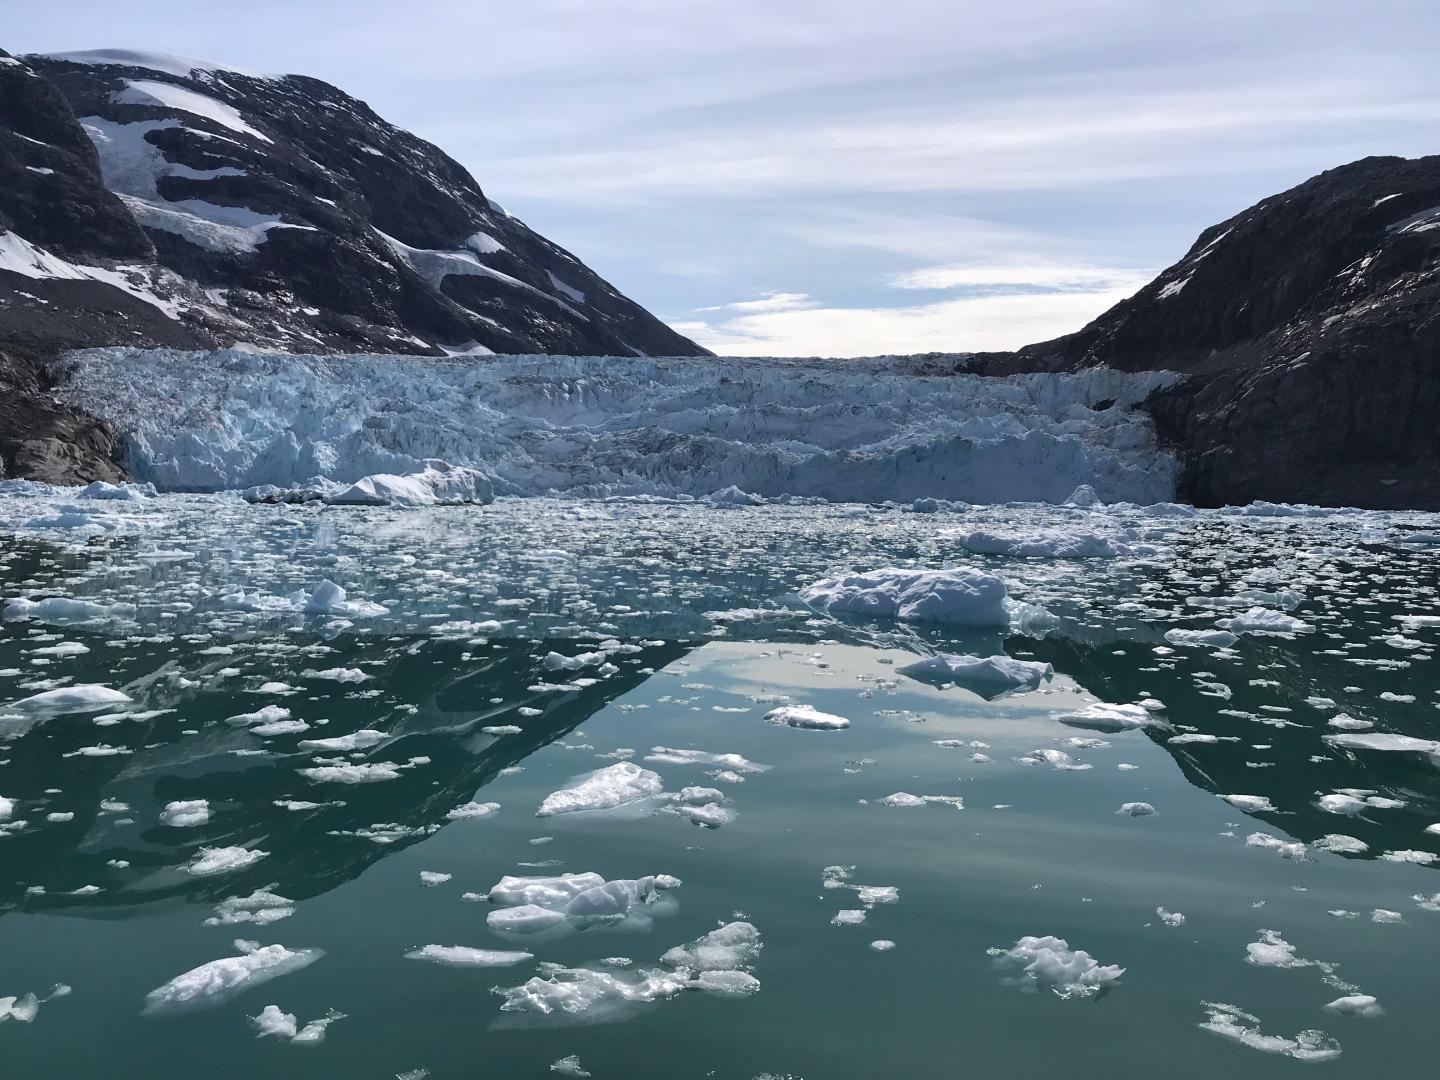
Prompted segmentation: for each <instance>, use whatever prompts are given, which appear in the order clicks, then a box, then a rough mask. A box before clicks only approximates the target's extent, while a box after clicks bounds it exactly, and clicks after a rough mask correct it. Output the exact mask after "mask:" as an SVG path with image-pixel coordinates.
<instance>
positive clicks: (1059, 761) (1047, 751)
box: [1015, 746, 1093, 772]
mask: <svg viewBox="0 0 1440 1080" xmlns="http://www.w3.org/2000/svg"><path fill="white" fill-rule="evenodd" d="M1015 760H1016V761H1018V762H1020V763H1021V764H1023V765H1044V766H1046V767H1048V768H1051V769H1059V770H1060V771H1062V772H1081V771H1083V770H1085V769H1089V768H1092V767H1093V766H1091V765H1089V764H1088V763H1086V764H1081V763H1079V762H1077V761H1076V760H1075V759H1074V758H1072V757H1071V756H1070V755H1069V754H1067V753H1065V751H1064V750H1056V749H1054V748H1053V747H1048V746H1047V747H1041V748H1040V749H1039V750H1031V751H1030V752H1029V753H1028V754H1025V755H1024V756H1022V757H1018V758H1016V759H1015Z"/></svg>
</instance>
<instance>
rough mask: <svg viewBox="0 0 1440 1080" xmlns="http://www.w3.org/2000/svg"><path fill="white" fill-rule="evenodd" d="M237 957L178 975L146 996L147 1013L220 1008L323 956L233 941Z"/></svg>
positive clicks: (309, 950) (311, 952)
mask: <svg viewBox="0 0 1440 1080" xmlns="http://www.w3.org/2000/svg"><path fill="white" fill-rule="evenodd" d="M235 948H236V949H237V950H239V952H240V955H239V956H226V957H224V958H222V959H220V960H211V961H210V962H209V963H208V964H201V965H200V966H199V967H197V968H192V969H190V970H189V971H187V972H185V973H184V974H183V975H177V976H175V978H173V979H171V980H170V981H169V982H167V983H166V984H165V985H164V986H159V987H156V988H155V989H154V990H151V991H150V993H148V994H146V995H145V1010H144V1011H145V1012H146V1013H148V1014H161V1013H179V1012H189V1011H192V1010H195V1009H208V1008H211V1007H213V1006H215V1005H220V1004H222V1003H223V1002H225V1001H228V1000H229V999H230V998H232V997H234V996H235V995H237V994H240V993H243V992H244V991H246V990H249V989H250V988H251V987H254V986H258V985H260V984H261V983H263V982H269V981H270V980H271V979H274V978H277V977H279V976H281V975H288V974H290V973H291V972H293V971H299V970H300V969H301V968H303V967H308V966H309V965H310V964H313V963H314V962H315V961H316V960H319V959H320V957H321V956H323V955H324V952H323V950H320V949H287V948H286V947H285V946H283V945H265V946H260V945H257V944H256V943H255V942H253V941H239V940H237V941H236V942H235Z"/></svg>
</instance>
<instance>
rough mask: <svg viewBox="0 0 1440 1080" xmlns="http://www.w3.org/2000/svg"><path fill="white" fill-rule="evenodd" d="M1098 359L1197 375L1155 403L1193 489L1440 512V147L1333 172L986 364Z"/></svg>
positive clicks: (1207, 494) (1034, 366) (1051, 366)
mask: <svg viewBox="0 0 1440 1080" xmlns="http://www.w3.org/2000/svg"><path fill="white" fill-rule="evenodd" d="M1096 364H1107V365H1109V366H1111V367H1117V368H1123V369H1126V370H1131V371H1136V370H1147V369H1157V368H1166V369H1169V370H1172V371H1179V372H1182V373H1183V374H1184V375H1185V378H1184V380H1183V381H1182V382H1181V383H1180V384H1179V385H1178V386H1176V387H1174V388H1172V389H1170V390H1168V391H1165V392H1164V393H1161V394H1158V395H1156V396H1155V397H1153V398H1152V399H1151V400H1150V402H1149V403H1148V405H1147V408H1148V409H1149V411H1150V412H1151V414H1152V415H1153V416H1154V417H1155V420H1156V423H1157V425H1158V426H1159V429H1160V433H1161V436H1162V437H1163V438H1164V439H1166V440H1167V441H1168V442H1169V443H1171V444H1172V445H1173V446H1174V447H1176V449H1177V450H1178V451H1179V452H1180V454H1181V457H1182V460H1183V462H1184V473H1183V478H1182V490H1181V496H1182V497H1184V498H1186V499H1188V500H1191V501H1193V502H1196V503H1198V504H1200V505H1217V504H1222V503H1245V502H1250V501H1252V500H1254V499H1269V500H1273V501H1284V502H1313V503H1317V504H1322V505H1347V506H1365V507H1372V508H1380V509H1401V508H1423V509H1440V156H1435V157H1425V158H1418V159H1405V158H1394V157H1383V158H1378V157H1377V158H1365V159H1364V160H1362V161H1357V162H1354V163H1353V164H1350V165H1345V166H1342V167H1341V168H1338V169H1332V170H1330V171H1329V172H1325V173H1322V174H1321V175H1319V176H1317V177H1314V178H1313V179H1311V180H1307V181H1306V182H1305V183H1303V184H1300V185H1299V186H1297V187H1294V188H1291V189H1290V190H1289V191H1285V192H1282V193H1280V194H1278V195H1274V196H1272V197H1270V198H1268V199H1265V200H1264V201H1263V202H1260V203H1258V204H1257V205H1255V206H1253V207H1251V208H1250V209H1248V210H1245V211H1243V212H1241V213H1239V214H1236V215H1235V216H1234V217H1232V218H1230V219H1229V220H1228V221H1224V222H1221V223H1220V224H1219V225H1216V226H1214V227H1212V228H1210V229H1207V230H1206V231H1205V232H1203V233H1202V234H1201V235H1200V238H1199V239H1198V240H1197V241H1196V242H1195V245H1194V246H1193V247H1192V248H1191V249H1190V251H1189V252H1188V253H1187V254H1186V256H1185V257H1184V258H1183V259H1181V260H1180V261H1179V262H1178V263H1176V264H1175V265H1174V266H1172V267H1170V268H1169V269H1168V270H1166V271H1165V272H1164V273H1162V274H1161V275H1160V276H1159V277H1157V278H1156V279H1155V280H1154V281H1153V282H1151V283H1150V284H1149V285H1147V286H1146V287H1145V288H1143V289H1141V290H1140V291H1139V292H1138V293H1136V294H1135V295H1134V296H1133V297H1131V298H1129V299H1128V300H1125V301H1122V302H1121V303H1120V304H1117V305H1116V306H1115V307H1114V308H1112V309H1111V310H1109V311H1107V312H1106V313H1105V314H1104V315H1102V316H1100V317H1099V318H1098V319H1096V320H1095V321H1094V322H1092V323H1091V324H1090V325H1089V326H1087V327H1085V328H1084V329H1083V330H1081V331H1079V332H1078V333H1075V334H1071V335H1069V336H1067V337H1063V338H1059V339H1056V340H1055V341H1048V342H1043V343H1041V344H1038V345H1032V346H1029V347H1027V348H1025V349H1021V350H1019V351H1018V352H1015V353H1005V354H991V355H984V356H980V357H977V358H976V360H975V361H974V367H975V368H976V369H977V370H983V371H987V372H991V373H995V374H1000V373H1005V372H1014V371H1037V370H1041V371H1045V370H1074V369H1077V368H1083V367H1087V366H1092V365H1096Z"/></svg>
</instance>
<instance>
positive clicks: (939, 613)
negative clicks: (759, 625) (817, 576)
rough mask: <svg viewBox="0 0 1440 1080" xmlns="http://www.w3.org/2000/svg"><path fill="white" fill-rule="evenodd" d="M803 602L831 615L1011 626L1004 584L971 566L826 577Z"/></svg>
mask: <svg viewBox="0 0 1440 1080" xmlns="http://www.w3.org/2000/svg"><path fill="white" fill-rule="evenodd" d="M800 598H801V599H802V600H804V601H805V602H806V603H807V604H809V605H810V606H811V607H813V608H816V609H817V610H820V611H824V612H826V613H828V614H830V615H856V616H869V617H874V618H888V619H899V620H901V621H902V622H923V623H944V624H946V625H949V626H977V627H978V626H1007V625H1009V623H1010V613H1009V611H1008V610H1007V608H1006V606H1005V599H1006V589H1005V582H1004V581H1002V580H1001V579H1000V578H999V577H997V576H996V575H994V574H990V573H986V572H985V571H984V570H974V569H970V568H968V567H956V568H954V569H951V570H908V569H901V568H897V567H888V568H885V569H881V570H868V571H865V572H863V573H852V574H845V575H842V576H840V577H833V578H825V579H823V580H821V581H817V582H815V583H814V584H813V585H810V586H807V587H806V588H805V589H802V590H801V592H800Z"/></svg>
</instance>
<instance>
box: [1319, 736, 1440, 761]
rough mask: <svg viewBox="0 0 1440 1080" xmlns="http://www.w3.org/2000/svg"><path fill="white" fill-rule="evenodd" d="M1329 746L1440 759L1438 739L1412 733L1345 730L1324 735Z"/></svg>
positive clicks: (1439, 740) (1439, 741)
mask: <svg viewBox="0 0 1440 1080" xmlns="http://www.w3.org/2000/svg"><path fill="white" fill-rule="evenodd" d="M1324 739H1325V741H1326V742H1327V743H1329V744H1330V745H1331V746H1340V747H1344V748H1345V749H1346V750H1379V751H1382V752H1388V753H1410V754H1428V755H1430V756H1431V757H1433V758H1435V759H1436V760H1437V761H1440V739H1418V738H1416V737H1415V736H1413V735H1392V734H1390V733H1389V732H1380V731H1368V732H1355V733H1350V732H1346V733H1343V734H1340V735H1326V736H1324Z"/></svg>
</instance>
